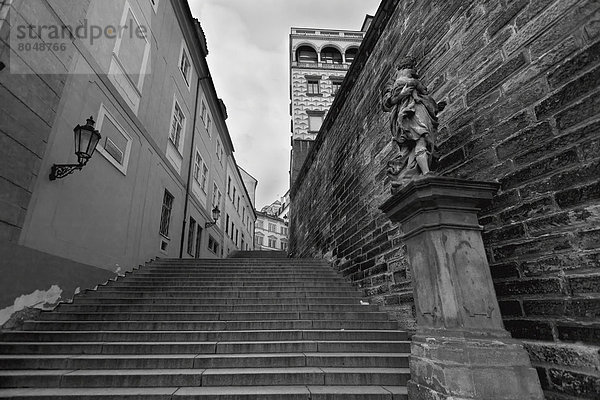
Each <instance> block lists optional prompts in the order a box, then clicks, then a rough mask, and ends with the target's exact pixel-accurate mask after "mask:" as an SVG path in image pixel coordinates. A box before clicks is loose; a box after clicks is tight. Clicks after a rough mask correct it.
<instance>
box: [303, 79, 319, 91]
mask: <svg viewBox="0 0 600 400" xmlns="http://www.w3.org/2000/svg"><path fill="white" fill-rule="evenodd" d="M307 82H308V89H307V91H306V93H308V94H309V95H317V94H320V93H321V91H320V88H319V86H320V85H319V80H318V79H309V80H308V81H307Z"/></svg>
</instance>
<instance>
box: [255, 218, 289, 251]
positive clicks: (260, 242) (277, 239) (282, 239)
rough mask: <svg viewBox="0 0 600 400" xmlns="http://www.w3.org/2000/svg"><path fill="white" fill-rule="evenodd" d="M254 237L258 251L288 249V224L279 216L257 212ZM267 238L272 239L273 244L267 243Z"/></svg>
mask: <svg viewBox="0 0 600 400" xmlns="http://www.w3.org/2000/svg"><path fill="white" fill-rule="evenodd" d="M255 237H256V242H255V243H256V249H257V250H259V251H287V250H288V244H289V238H288V224H287V222H285V221H284V220H283V219H281V218H278V217H275V216H273V215H268V214H266V213H263V212H258V213H257V220H256V233H255ZM269 239H271V240H272V241H274V242H273V243H272V244H273V245H271V243H269Z"/></svg>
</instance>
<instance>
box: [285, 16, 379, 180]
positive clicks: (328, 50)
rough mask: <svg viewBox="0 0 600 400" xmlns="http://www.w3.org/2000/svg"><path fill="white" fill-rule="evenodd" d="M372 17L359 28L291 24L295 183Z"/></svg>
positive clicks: (293, 167)
mask: <svg viewBox="0 0 600 400" xmlns="http://www.w3.org/2000/svg"><path fill="white" fill-rule="evenodd" d="M371 20H372V17H371V16H369V15H367V17H366V18H365V22H364V23H363V26H362V28H361V30H360V31H348V30H337V29H313V28H291V34H290V116H291V131H292V154H291V162H290V164H291V165H290V187H291V186H293V184H294V182H295V180H296V177H297V176H298V173H299V172H300V169H301V168H302V165H303V164H304V160H305V159H306V156H307V155H308V152H309V150H310V147H311V145H312V142H313V141H314V140H315V139H316V137H317V134H318V133H319V130H320V129H321V125H322V124H323V120H324V119H325V116H326V115H327V112H328V111H329V108H330V107H331V104H332V103H333V100H334V99H335V95H336V93H337V92H338V91H339V89H340V87H341V85H342V82H343V80H344V77H345V76H346V72H348V69H349V68H350V65H351V64H352V62H353V61H354V58H355V57H356V54H357V53H358V48H359V46H360V44H361V42H362V40H363V38H364V36H365V33H366V30H367V28H368V26H369V24H370V22H371Z"/></svg>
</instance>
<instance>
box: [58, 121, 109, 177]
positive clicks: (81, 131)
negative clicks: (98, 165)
mask: <svg viewBox="0 0 600 400" xmlns="http://www.w3.org/2000/svg"><path fill="white" fill-rule="evenodd" d="M95 123H96V122H95V121H94V117H90V118H89V119H88V120H87V123H86V124H85V125H84V126H81V125H77V126H76V127H75V129H73V132H74V133H75V154H76V155H77V162H78V163H77V164H54V165H53V166H52V169H51V170H50V180H51V181H53V180H56V179H60V178H64V177H65V176H67V175H69V174H72V173H73V172H74V171H75V170H80V169H82V168H83V167H84V166H85V165H86V164H87V162H88V161H89V160H90V158H92V155H94V151H96V146H98V142H99V141H100V139H101V138H102V136H100V132H98V131H97V130H96V129H94V124H95Z"/></svg>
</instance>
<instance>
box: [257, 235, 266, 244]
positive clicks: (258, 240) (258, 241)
mask: <svg viewBox="0 0 600 400" xmlns="http://www.w3.org/2000/svg"><path fill="white" fill-rule="evenodd" d="M264 239H265V238H264V237H262V236H256V245H257V246H262V245H263V244H264Z"/></svg>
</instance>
